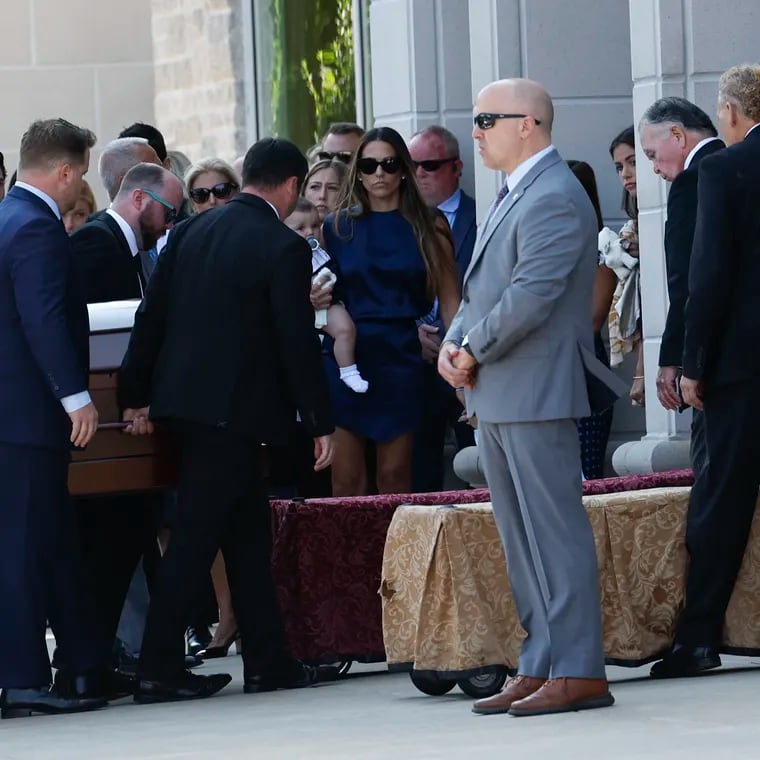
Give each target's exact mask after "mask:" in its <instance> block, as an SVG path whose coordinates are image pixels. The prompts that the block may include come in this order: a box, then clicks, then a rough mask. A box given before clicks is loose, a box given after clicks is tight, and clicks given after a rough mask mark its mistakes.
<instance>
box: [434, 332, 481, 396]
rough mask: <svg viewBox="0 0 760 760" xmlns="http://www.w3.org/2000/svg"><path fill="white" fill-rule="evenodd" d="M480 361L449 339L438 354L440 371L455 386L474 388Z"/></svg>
mask: <svg viewBox="0 0 760 760" xmlns="http://www.w3.org/2000/svg"><path fill="white" fill-rule="evenodd" d="M477 366H478V363H477V362H476V361H475V359H474V357H472V356H470V354H469V353H467V351H463V350H462V349H461V348H459V346H457V344H456V343H452V342H451V341H447V342H446V343H444V344H443V345H442V346H441V350H440V353H439V354H438V373H439V374H440V375H441V377H442V378H443V379H444V380H445V381H446V382H447V383H448V384H449V385H451V386H452V387H453V388H474V387H475V375H476V373H477Z"/></svg>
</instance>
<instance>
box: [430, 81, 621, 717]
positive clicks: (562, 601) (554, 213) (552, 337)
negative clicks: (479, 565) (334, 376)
mask: <svg viewBox="0 0 760 760" xmlns="http://www.w3.org/2000/svg"><path fill="white" fill-rule="evenodd" d="M474 113H475V119H474V121H475V128H474V130H473V137H474V138H475V140H476V141H477V142H478V150H479V152H480V155H481V157H482V159H483V162H484V164H485V165H486V166H488V167H489V168H492V169H499V170H501V171H504V172H506V173H507V175H508V179H507V184H506V185H505V186H504V187H503V188H502V190H501V192H500V193H499V195H498V197H497V198H496V201H495V202H494V204H493V205H492V207H491V210H490V212H489V215H488V217H487V219H486V221H485V223H484V224H483V225H482V226H481V230H480V234H479V237H478V240H477V242H476V243H475V250H474V252H473V257H472V261H471V263H470V266H469V268H468V270H467V273H466V274H465V279H464V285H463V289H462V303H461V306H460V309H459V311H458V313H457V315H456V317H455V319H454V321H453V322H452V324H451V328H450V329H449V332H448V334H447V335H446V338H445V342H444V344H443V345H442V347H441V353H440V357H439V365H438V366H439V371H440V373H441V374H442V375H443V377H444V378H445V379H446V380H447V381H448V382H450V383H451V384H452V385H454V386H455V387H456V386H464V387H465V388H466V396H467V407H468V413H469V414H470V415H474V414H477V417H478V426H479V433H480V440H479V443H478V448H479V449H480V454H481V457H482V460H483V464H484V468H485V474H486V478H487V480H488V485H489V487H490V489H491V500H492V502H493V510H494V516H495V519H496V522H497V526H498V528H499V533H500V535H501V539H502V542H503V544H504V549H505V553H506V556H507V566H508V571H509V578H510V583H511V586H512V592H513V595H514V598H515V602H516V604H517V609H518V612H519V615H520V620H521V623H522V626H523V628H524V629H525V631H526V632H527V634H528V636H527V638H526V639H525V641H524V642H523V647H522V653H521V656H520V662H519V666H518V675H517V676H516V677H515V678H513V679H511V680H510V681H509V682H508V683H507V685H506V687H505V688H504V690H503V691H502V693H501V694H497V695H496V696H494V697H491V698H489V699H484V700H480V701H479V702H476V703H475V705H474V706H473V711H474V712H476V713H480V714H491V713H505V712H509V713H510V714H512V715H539V714H544V713H555V712H566V711H569V710H582V709H590V708H595V707H606V706H608V705H611V704H613V702H614V699H613V697H612V695H611V694H610V693H609V689H608V684H607V680H606V678H605V671H604V656H603V653H602V625H601V611H600V602H599V589H598V574H597V565H596V553H595V550H594V539H593V535H592V532H591V526H590V524H589V522H588V518H587V516H586V513H585V511H584V508H583V504H582V502H581V481H582V475H581V458H580V451H579V444H578V432H577V426H576V420H577V419H578V418H580V417H585V416H587V415H588V414H589V410H590V404H589V389H588V378H589V375H592V376H593V377H594V378H595V380H594V382H595V383H596V385H597V386H598V384H599V383H600V382H601V383H602V384H603V385H604V387H605V388H607V387H610V386H612V387H614V388H615V391H616V392H619V383H617V381H616V379H615V378H614V376H613V375H611V373H609V372H608V370H606V368H605V367H603V365H602V364H601V363H600V362H598V361H597V360H596V358H595V357H594V353H593V340H592V328H591V294H592V287H593V281H594V271H595V267H596V265H597V263H596V262H597V255H596V250H597V222H596V217H595V214H594V210H593V208H592V206H591V203H590V201H589V199H588V196H587V195H586V193H585V191H584V190H583V188H582V187H581V185H580V184H579V183H578V181H577V180H576V179H575V177H574V176H573V174H572V172H571V171H570V170H569V169H568V167H567V165H566V164H565V162H564V161H563V160H562V158H561V157H560V155H559V153H558V152H557V150H556V149H555V148H554V146H553V145H552V144H551V127H552V119H553V107H552V102H551V99H550V98H549V96H548V94H547V93H546V91H545V90H544V89H543V88H542V87H541V86H540V85H538V84H536V83H535V82H531V81H529V80H525V79H511V80H502V81H499V82H494V83H492V84H490V85H488V86H487V87H486V88H485V89H483V90H482V91H481V92H480V94H479V95H478V98H477V103H476V106H475V111H474ZM608 396H609V397H611V398H610V400H609V403H611V401H612V399H614V397H615V393H613V392H610V393H609V394H608Z"/></svg>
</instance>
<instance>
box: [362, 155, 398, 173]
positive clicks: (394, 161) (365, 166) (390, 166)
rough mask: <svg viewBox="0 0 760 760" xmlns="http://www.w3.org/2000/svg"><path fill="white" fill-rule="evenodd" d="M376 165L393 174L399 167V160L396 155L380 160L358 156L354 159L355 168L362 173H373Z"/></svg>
mask: <svg viewBox="0 0 760 760" xmlns="http://www.w3.org/2000/svg"><path fill="white" fill-rule="evenodd" d="M378 166H379V167H380V168H381V169H382V170H383V171H384V172H385V173H386V174H395V173H396V172H397V171H398V170H399V169H400V168H401V161H399V160H398V158H397V157H396V156H389V157H388V158H384V159H383V160H382V161H378V160H377V159H376V158H360V159H357V161H356V168H357V169H358V170H359V171H360V172H361V173H362V174H374V173H375V172H376V171H377V167H378Z"/></svg>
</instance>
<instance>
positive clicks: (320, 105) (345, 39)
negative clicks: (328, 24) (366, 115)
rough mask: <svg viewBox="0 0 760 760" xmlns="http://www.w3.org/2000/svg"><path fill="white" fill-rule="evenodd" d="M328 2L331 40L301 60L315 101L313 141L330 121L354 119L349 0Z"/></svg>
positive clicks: (310, 93)
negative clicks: (331, 8) (331, 11)
mask: <svg viewBox="0 0 760 760" xmlns="http://www.w3.org/2000/svg"><path fill="white" fill-rule="evenodd" d="M330 4H331V5H334V8H335V16H334V24H335V33H334V37H333V39H332V40H330V41H329V43H328V44H327V45H326V46H325V47H322V48H321V49H319V50H317V51H316V54H315V56H314V58H313V60H312V61H309V60H308V59H306V58H303V59H302V60H301V76H302V78H303V81H304V83H305V84H306V89H307V90H308V93H309V95H310V96H311V99H312V101H313V103H314V117H315V124H314V139H315V140H318V139H319V138H320V136H321V135H322V134H323V133H324V132H325V130H326V129H327V127H328V126H329V125H330V123H331V122H334V121H354V120H355V118H356V79H355V75H354V29H353V20H352V13H351V0H332V2H331V3H330Z"/></svg>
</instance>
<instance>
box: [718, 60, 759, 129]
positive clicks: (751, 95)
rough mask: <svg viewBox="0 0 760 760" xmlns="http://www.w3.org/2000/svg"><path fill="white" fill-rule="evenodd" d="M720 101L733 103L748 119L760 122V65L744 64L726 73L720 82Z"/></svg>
mask: <svg viewBox="0 0 760 760" xmlns="http://www.w3.org/2000/svg"><path fill="white" fill-rule="evenodd" d="M718 100H719V101H720V102H721V103H731V104H732V105H734V106H736V107H737V108H738V109H739V110H740V111H741V112H742V114H744V116H746V117H747V118H748V119H751V120H752V121H755V122H760V64H757V63H743V64H741V65H740V66H733V67H731V68H730V69H729V70H728V71H725V72H724V73H723V74H722V75H721V77H720V80H719V82H718Z"/></svg>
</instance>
